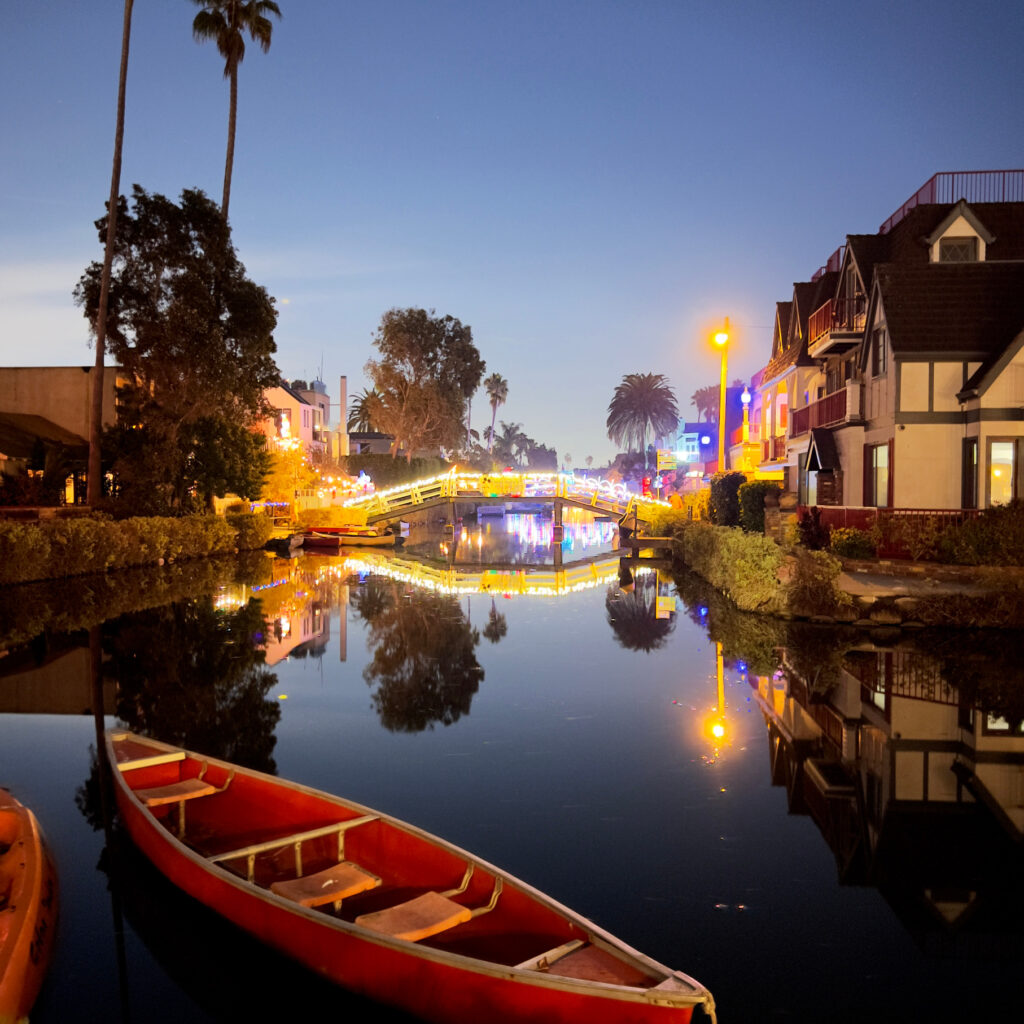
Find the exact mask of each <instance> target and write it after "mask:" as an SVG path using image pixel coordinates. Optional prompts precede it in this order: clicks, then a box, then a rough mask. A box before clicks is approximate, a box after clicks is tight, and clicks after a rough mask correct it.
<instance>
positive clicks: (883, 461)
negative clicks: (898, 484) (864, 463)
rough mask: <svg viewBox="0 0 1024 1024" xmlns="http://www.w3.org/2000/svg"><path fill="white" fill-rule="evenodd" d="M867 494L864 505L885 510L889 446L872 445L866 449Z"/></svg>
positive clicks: (887, 488)
mask: <svg viewBox="0 0 1024 1024" xmlns="http://www.w3.org/2000/svg"><path fill="white" fill-rule="evenodd" d="M866 456H867V460H868V472H867V485H868V491H869V493H868V494H865V495H864V504H865V505H872V506H874V507H875V508H885V507H886V506H887V505H888V504H889V445H888V442H887V443H886V444H872V445H868V448H867V453H866Z"/></svg>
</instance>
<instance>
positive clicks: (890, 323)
mask: <svg viewBox="0 0 1024 1024" xmlns="http://www.w3.org/2000/svg"><path fill="white" fill-rule="evenodd" d="M954 189H955V190H957V191H958V193H959V194H957V195H954V194H953V192H952V190H954ZM839 252H841V253H842V256H841V258H840V262H839V267H838V271H837V274H836V279H835V282H834V291H833V292H832V294H831V295H829V296H827V297H826V298H825V299H824V301H822V303H821V305H820V306H818V307H817V308H816V309H815V310H814V312H813V313H812V314H811V316H810V318H809V322H808V332H807V333H808V337H807V355H808V357H809V359H810V361H811V362H812V363H813V364H814V365H815V367H816V370H814V371H811V372H809V373H808V376H807V380H808V386H807V387H806V389H805V392H804V393H803V394H804V395H806V397H807V399H808V401H807V402H806V404H805V405H803V406H800V405H799V399H800V397H802V396H803V395H802V394H801V393H800V392H799V390H798V393H797V396H796V397H797V401H796V403H795V405H794V406H792V407H791V409H790V416H789V428H788V436H787V441H786V445H787V453H788V456H789V457H788V458H787V475H786V484H787V487H788V488H789V489H790V490H793V491H796V492H797V493H798V495H799V501H800V503H801V504H805V505H814V504H817V505H821V506H824V505H843V506H847V507H849V506H858V507H859V506H870V507H899V508H914V509H959V508H978V507H986V506H989V505H993V504H1001V503H1005V502H1007V501H1009V500H1011V499H1013V498H1015V497H1020V496H1024V490H1022V469H1021V461H1022V455H1024V452H1022V441H1024V352H1022V348H1024V171H1008V172H973V173H972V172H967V173H960V172H958V173H956V174H948V175H947V174H943V175H935V176H934V177H933V178H932V179H930V181H929V182H927V183H926V184H925V186H923V187H922V189H920V190H919V191H918V192H917V193H915V195H914V196H912V197H911V199H910V200H908V202H907V203H905V204H904V205H903V207H901V208H900V210H898V211H897V213H896V214H894V215H893V216H892V217H890V218H889V220H888V221H886V222H885V223H884V224H883V225H882V229H881V230H880V231H879V232H878V233H877V234H875V235H849V236H847V241H846V245H845V246H844V247H842V248H841V249H840V250H839ZM773 359H774V354H773ZM794 456H795V458H794Z"/></svg>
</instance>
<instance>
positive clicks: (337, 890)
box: [207, 814, 381, 910]
mask: <svg viewBox="0 0 1024 1024" xmlns="http://www.w3.org/2000/svg"><path fill="white" fill-rule="evenodd" d="M379 820H380V818H379V817H378V815H376V814H363V815H360V816H359V817H358V818H348V819H347V820H345V821H336V822H332V823H331V824H330V825H321V826H319V827H318V828H311V829H305V830H304V831H302V832H291V833H289V834H288V835H284V836H276V837H275V838H273V839H267V840H264V841H263V842H261V843H250V844H249V845H248V846H241V847H238V848H237V849H234V850H225V851H224V852H223V853H217V854H213V855H212V856H210V857H208V858H207V859H208V860H209V861H211V862H212V863H214V864H217V863H222V862H224V861H229V860H240V859H242V858H243V857H244V858H245V862H246V879H247V880H248V881H249V882H253V883H255V878H256V857H257V856H258V855H259V854H261V853H271V852H273V851H274V850H280V849H283V848H284V847H286V846H291V847H292V848H293V849H294V852H295V877H294V878H286V879H276V880H275V881H274V882H272V883H271V885H270V891H271V892H273V893H275V894H276V895H278V896H283V897H284V898H285V899H289V900H292V901H294V902H295V903H301V904H302V905H303V906H304V907H318V906H321V905H322V904H324V903H333V904H334V909H335V910H338V908H339V907H340V906H341V901H342V900H343V899H346V898H347V897H349V896H355V895H356V894H357V893H361V892H366V891H367V890H368V889H375V888H377V886H379V885H380V884H381V880H380V878H379V877H378V876H377V875H375V874H373V872H371V871H367V870H366V869H365V868H363V867H360V866H359V865H358V864H355V863H353V862H352V861H347V860H345V833H346V832H348V830H349V829H352V828H357V827H358V826H359V825H368V824H369V823H370V822H373V821H379ZM328 836H337V839H338V847H337V858H338V862H337V864H333V865H331V866H330V867H328V868H325V869H323V870H322V871H317V872H314V873H313V874H309V875H304V874H303V873H302V844H303V843H306V842H309V841H311V840H313V839H323V838H325V837H328Z"/></svg>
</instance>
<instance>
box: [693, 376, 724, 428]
mask: <svg viewBox="0 0 1024 1024" xmlns="http://www.w3.org/2000/svg"><path fill="white" fill-rule="evenodd" d="M718 391H719V385H717V384H709V385H708V386H707V387H706V388H698V389H697V390H696V391H694V393H693V394H692V395H691V396H690V401H691V402H692V403H693V404H694V405H695V406H696V407H697V421H698V422H700V420H707V421H708V423H717V422H718V400H719V393H718Z"/></svg>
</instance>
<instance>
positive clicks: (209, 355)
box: [75, 185, 279, 502]
mask: <svg viewBox="0 0 1024 1024" xmlns="http://www.w3.org/2000/svg"><path fill="white" fill-rule="evenodd" d="M132 204H133V209H132V210H131V211H129V209H128V204H127V202H126V201H125V200H124V198H123V197H122V198H121V199H120V200H119V201H118V208H119V212H118V217H117V239H116V250H115V256H114V268H113V274H112V278H111V285H110V305H109V310H108V315H107V319H106V335H107V339H108V344H109V348H110V351H111V353H112V355H113V356H114V357H115V358H116V359H117V362H118V363H119V365H120V366H121V367H122V369H123V370H124V373H125V376H126V378H127V379H128V381H129V382H130V383H129V384H128V385H127V386H126V387H125V388H124V389H122V392H121V395H120V397H121V401H122V406H123V414H122V416H121V417H120V418H121V420H122V425H123V427H127V428H129V429H133V430H135V431H137V433H138V436H137V437H135V438H128V437H125V436H124V429H123V428H122V429H120V433H118V431H117V430H115V434H114V437H113V439H114V440H115V441H116V442H117V456H118V462H119V472H122V473H125V474H126V479H132V478H134V479H135V480H139V481H141V480H142V479H144V478H148V480H149V482H150V483H151V484H152V485H154V486H157V487H158V488H159V490H160V491H161V493H162V494H163V495H164V496H165V498H166V499H167V500H168V501H170V502H174V501H175V500H178V499H179V498H180V495H181V492H182V487H183V486H185V487H188V486H191V485H192V484H193V483H195V482H196V478H192V479H189V478H188V477H187V474H188V472H189V471H190V466H192V467H193V468H194V467H198V466H201V465H202V464H203V460H201V459H199V460H197V459H196V458H195V457H194V455H193V452H192V445H194V444H201V443H202V438H203V437H207V438H208V437H210V436H216V437H218V438H219V440H220V443H229V444H237V445H239V449H240V451H236V452H234V453H225V458H226V459H227V460H229V461H232V462H233V461H236V460H237V459H240V458H243V457H247V456H248V454H249V453H251V452H252V450H253V442H252V440H251V438H249V437H247V436H244V434H243V432H242V430H241V429H239V428H245V427H248V426H251V425H253V424H255V423H256V422H257V421H258V420H259V419H260V418H261V417H262V416H263V415H264V414H265V404H264V399H263V393H264V390H265V389H266V388H267V387H270V386H271V385H273V384H275V383H277V381H278V380H279V373H278V370H277V366H276V365H275V364H274V360H273V353H274V350H275V346H274V338H273V330H274V327H275V326H276V323H277V313H276V311H275V310H274V304H273V299H271V298H270V296H269V295H267V293H266V290H265V289H263V288H262V287H260V286H259V285H257V284H255V283H253V282H252V281H251V280H249V278H248V277H246V275H245V267H244V266H243V265H242V263H241V262H240V261H239V259H238V257H237V254H236V253H235V249H234V247H233V246H232V244H231V235H230V230H229V228H228V226H227V223H226V221H225V220H224V218H223V217H222V216H221V214H220V211H219V210H218V209H217V207H216V205H215V204H214V203H212V202H211V201H210V200H209V199H208V198H207V197H206V196H205V195H204V194H203V193H202V192H201V191H198V190H186V191H184V192H183V193H182V197H181V204H180V206H179V205H177V204H175V203H173V202H171V201H170V200H168V199H166V198H165V197H164V196H161V195H158V194H155V193H154V194H152V195H150V194H149V193H147V192H146V191H145V190H144V189H142V188H140V187H139V186H138V185H136V186H135V187H134V190H133V196H132ZM96 226H97V228H98V229H99V230H100V232H101V235H102V234H103V233H104V232H105V231H106V227H107V218H103V219H101V220H100V221H97V224H96ZM101 276H102V268H101V267H100V265H99V264H97V263H93V264H91V265H90V266H89V267H88V268H87V269H86V271H85V273H84V274H83V275H82V278H81V280H80V281H79V283H78V285H77V287H76V289H75V300H76V302H78V304H79V305H80V306H82V308H83V311H84V313H85V316H86V317H87V318H88V319H89V321H90V323H95V321H96V316H97V307H98V300H99V295H100V288H101V284H100V282H101ZM132 462H135V463H136V464H135V465H130V464H131V463H132ZM206 462H207V463H208V462H209V457H208V456H207V458H206ZM214 476H215V475H214ZM214 476H211V477H209V478H206V479H204V480H203V482H202V483H201V485H200V490H201V491H204V492H206V493H217V487H216V486H211V481H212V480H213V479H214Z"/></svg>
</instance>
